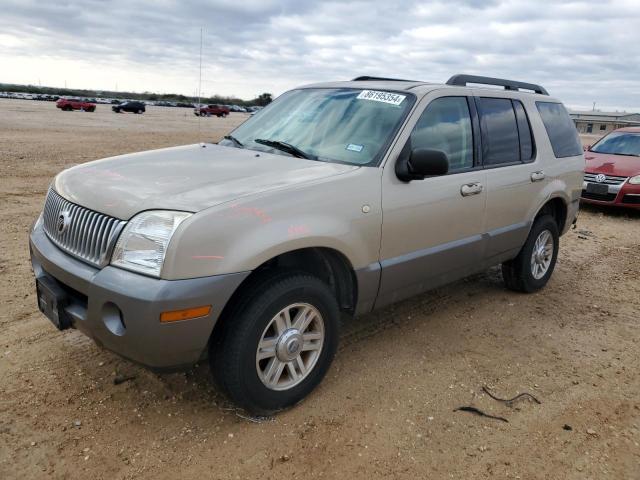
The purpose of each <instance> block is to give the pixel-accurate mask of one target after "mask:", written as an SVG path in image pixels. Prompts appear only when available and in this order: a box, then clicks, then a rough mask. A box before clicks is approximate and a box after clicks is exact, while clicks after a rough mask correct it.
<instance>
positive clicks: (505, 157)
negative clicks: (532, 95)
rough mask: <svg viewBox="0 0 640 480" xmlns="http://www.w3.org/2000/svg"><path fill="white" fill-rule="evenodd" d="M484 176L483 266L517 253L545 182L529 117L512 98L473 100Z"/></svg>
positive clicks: (522, 107)
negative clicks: (485, 236) (478, 129)
mask: <svg viewBox="0 0 640 480" xmlns="http://www.w3.org/2000/svg"><path fill="white" fill-rule="evenodd" d="M475 101H476V106H477V110H478V114H479V118H480V129H481V131H482V163H483V167H484V170H485V171H486V173H487V178H486V186H487V222H486V229H487V250H486V262H487V264H493V263H499V262H501V261H502V260H504V259H505V258H509V257H512V256H513V255H514V252H516V253H517V251H519V250H520V248H521V247H522V245H523V244H524V241H525V239H526V237H527V235H528V232H529V228H530V220H531V219H530V216H531V208H532V205H534V204H535V203H536V202H537V199H538V198H539V195H540V192H541V191H542V190H543V189H544V186H545V184H546V183H547V178H546V174H545V172H544V169H543V168H542V166H541V160H540V159H538V158H537V151H536V145H535V141H534V137H533V134H532V129H531V125H530V121H529V118H528V117H529V116H528V114H527V111H526V109H525V106H524V104H523V103H522V101H521V100H520V99H518V98H505V97H497V96H496V97H492V96H490V95H487V93H486V90H484V92H483V94H482V95H480V96H477V97H476V98H475Z"/></svg>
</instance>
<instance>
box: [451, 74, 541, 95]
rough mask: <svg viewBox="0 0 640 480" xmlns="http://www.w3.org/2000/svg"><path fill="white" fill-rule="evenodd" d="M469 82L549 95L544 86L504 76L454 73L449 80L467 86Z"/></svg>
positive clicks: (453, 83) (452, 83)
mask: <svg viewBox="0 0 640 480" xmlns="http://www.w3.org/2000/svg"><path fill="white" fill-rule="evenodd" d="M468 83H479V84H481V85H498V86H500V87H504V89H505V90H531V91H532V92H535V93H539V94H541V95H549V92H547V91H546V90H545V89H544V87H541V86H540V85H536V84H534V83H525V82H517V81H515V80H505V79H503V78H491V77H481V76H478V75H464V74H461V75H454V76H453V77H451V78H450V79H449V80H447V85H458V86H462V87H466V86H467V84H468Z"/></svg>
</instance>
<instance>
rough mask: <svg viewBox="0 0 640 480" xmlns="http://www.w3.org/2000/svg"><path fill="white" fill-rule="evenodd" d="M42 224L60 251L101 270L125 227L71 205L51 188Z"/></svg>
mask: <svg viewBox="0 0 640 480" xmlns="http://www.w3.org/2000/svg"><path fill="white" fill-rule="evenodd" d="M43 221H44V231H45V233H46V234H47V236H48V237H49V239H50V240H51V241H52V242H53V243H55V244H56V245H57V246H58V247H60V249H62V250H64V251H65V252H67V253H69V254H71V255H73V256H74V257H77V258H79V259H80V260H83V261H85V262H87V263H89V264H91V265H93V266H95V267H100V268H102V267H104V266H106V265H107V263H109V257H110V256H111V251H112V250H113V247H114V244H115V241H116V239H117V238H118V235H119V233H120V231H121V230H122V228H124V226H125V225H126V223H127V222H125V221H123V220H119V219H117V218H113V217H110V216H108V215H104V214H102V213H98V212H94V211H93V210H89V209H88V208H84V207H81V206H80V205H76V204H75V203H71V202H69V201H68V200H65V199H64V198H62V197H61V196H60V195H58V193H56V192H55V191H54V190H53V189H52V188H50V189H49V193H47V199H46V201H45V204H44V212H43ZM62 224H65V227H64V228H61V227H62Z"/></svg>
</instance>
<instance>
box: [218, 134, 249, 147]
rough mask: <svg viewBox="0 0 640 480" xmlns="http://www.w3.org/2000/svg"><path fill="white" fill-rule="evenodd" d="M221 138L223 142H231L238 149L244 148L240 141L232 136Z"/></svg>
mask: <svg viewBox="0 0 640 480" xmlns="http://www.w3.org/2000/svg"><path fill="white" fill-rule="evenodd" d="M222 138H224V139H225V140H230V141H232V142H233V143H234V144H235V145H236V146H238V147H240V148H242V147H244V144H243V143H242V142H241V141H240V140H238V139H237V138H236V137H234V136H233V135H225V136H224V137H222Z"/></svg>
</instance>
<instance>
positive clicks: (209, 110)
mask: <svg viewBox="0 0 640 480" xmlns="http://www.w3.org/2000/svg"><path fill="white" fill-rule="evenodd" d="M229 112H230V111H229V107H227V106H225V105H202V106H200V107H196V108H195V109H194V110H193V113H194V115H196V116H198V115H199V116H201V117H210V116H212V115H215V116H216V117H226V116H227V115H229Z"/></svg>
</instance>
